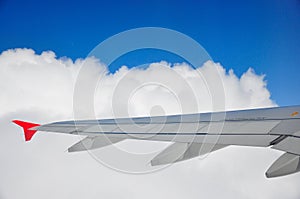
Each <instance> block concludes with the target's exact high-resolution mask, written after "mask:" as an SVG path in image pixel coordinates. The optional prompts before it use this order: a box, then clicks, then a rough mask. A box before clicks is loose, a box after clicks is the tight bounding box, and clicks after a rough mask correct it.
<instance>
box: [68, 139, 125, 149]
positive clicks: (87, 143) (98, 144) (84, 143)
mask: <svg viewBox="0 0 300 199" xmlns="http://www.w3.org/2000/svg"><path fill="white" fill-rule="evenodd" d="M122 140H124V139H122V138H108V137H105V136H96V137H86V138H84V139H83V140H80V141H79V142H77V143H76V144H74V145H73V146H71V147H70V148H68V152H77V151H87V150H92V149H97V148H102V147H105V146H108V145H111V144H114V143H117V142H120V141H122Z"/></svg>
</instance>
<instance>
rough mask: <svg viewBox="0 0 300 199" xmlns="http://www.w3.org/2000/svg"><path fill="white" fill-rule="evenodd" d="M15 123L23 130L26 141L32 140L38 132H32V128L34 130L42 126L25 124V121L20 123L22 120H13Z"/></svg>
mask: <svg viewBox="0 0 300 199" xmlns="http://www.w3.org/2000/svg"><path fill="white" fill-rule="evenodd" d="M13 123H15V124H17V125H19V126H20V127H22V128H23V130H24V135H25V141H29V140H31V138H32V136H33V135H34V134H35V133H36V132H37V130H30V128H33V127H35V126H40V125H39V124H34V123H30V122H24V121H20V120H13Z"/></svg>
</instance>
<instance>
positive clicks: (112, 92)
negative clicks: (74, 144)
mask: <svg viewBox="0 0 300 199" xmlns="http://www.w3.org/2000/svg"><path fill="white" fill-rule="evenodd" d="M0 66H1V67H0V79H1V81H0V88H1V90H2V92H1V93H0V99H1V100H0V108H1V113H0V114H1V115H4V114H6V113H12V112H16V111H22V110H23V111H24V110H42V111H45V112H47V113H49V115H52V114H55V115H56V116H58V115H61V116H59V117H60V118H63V117H68V118H69V117H70V116H71V115H72V112H73V100H74V96H73V90H74V85H75V83H76V81H77V76H78V73H79V71H80V69H81V67H87V68H88V75H87V78H86V79H85V81H97V85H98V86H97V89H96V91H95V99H94V102H95V112H96V115H97V116H98V117H112V116H126V114H129V115H131V116H137V115H149V114H150V112H151V110H153V107H161V109H163V111H164V113H165V114H175V113H191V112H200V111H210V110H213V109H214V104H213V103H214V101H213V99H212V97H213V96H211V95H212V93H211V90H210V89H211V88H210V87H211V85H208V83H210V82H209V79H212V80H213V81H215V82H220V83H221V84H220V85H223V86H222V87H221V88H219V89H220V92H222V94H223V96H224V99H221V100H222V101H224V109H227V110H228V109H244V108H254V107H266V106H274V105H275V104H274V102H273V101H272V100H271V99H270V92H269V91H268V89H267V88H266V81H265V80H264V75H257V74H255V72H254V71H253V69H251V68H250V69H249V70H248V71H246V72H245V73H244V74H243V75H242V76H241V77H240V78H239V77H237V76H236V75H235V74H234V72H233V70H230V71H229V72H227V71H226V70H225V69H224V68H223V67H222V66H221V65H220V64H218V63H214V62H212V61H208V62H206V63H205V64H204V65H203V66H202V67H199V68H197V69H193V68H191V67H190V66H189V65H187V64H185V63H182V64H174V65H171V64H169V63H166V62H160V63H153V64H150V66H149V67H148V68H147V69H139V68H133V69H128V68H127V67H126V66H123V67H121V68H120V69H119V71H117V72H116V73H114V74H110V73H109V72H108V68H107V66H105V65H104V64H102V63H100V61H99V60H97V59H95V58H87V59H85V60H83V59H77V60H76V61H74V62H73V61H72V60H70V59H68V58H56V56H55V54H54V53H53V52H51V51H48V52H43V53H42V54H40V55H37V54H35V52H34V51H33V50H31V49H15V50H8V51H5V52H3V53H2V54H1V56H0ZM79 75H81V73H79ZM85 75H86V74H85ZM92 77H94V78H92ZM87 103H88V102H87ZM114 109H115V110H114ZM154 112H155V110H154ZM154 114H155V113H154Z"/></svg>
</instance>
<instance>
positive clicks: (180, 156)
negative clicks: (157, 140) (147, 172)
mask: <svg viewBox="0 0 300 199" xmlns="http://www.w3.org/2000/svg"><path fill="white" fill-rule="evenodd" d="M226 146H227V145H222V144H209V143H177V142H175V143H173V144H171V145H170V146H168V147H167V148H166V149H165V150H164V151H162V152H161V153H159V154H158V155H157V156H155V157H154V158H153V159H152V160H151V165H152V166H156V165H162V164H170V163H175V162H180V161H184V160H188V159H191V158H194V157H197V156H200V155H204V154H207V153H209V152H212V151H216V150H218V149H222V148H224V147H226Z"/></svg>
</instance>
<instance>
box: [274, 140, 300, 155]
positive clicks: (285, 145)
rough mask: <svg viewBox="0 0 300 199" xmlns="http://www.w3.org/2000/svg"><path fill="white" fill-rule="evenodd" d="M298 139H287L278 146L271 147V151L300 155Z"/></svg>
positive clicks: (299, 141)
mask: <svg viewBox="0 0 300 199" xmlns="http://www.w3.org/2000/svg"><path fill="white" fill-rule="evenodd" d="M299 146H300V138H297V137H287V138H285V139H284V140H282V141H281V142H279V143H278V144H276V145H274V146H272V148H273V149H277V150H281V151H286V152H289V153H293V154H297V155H300V147H299Z"/></svg>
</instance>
